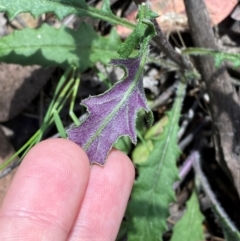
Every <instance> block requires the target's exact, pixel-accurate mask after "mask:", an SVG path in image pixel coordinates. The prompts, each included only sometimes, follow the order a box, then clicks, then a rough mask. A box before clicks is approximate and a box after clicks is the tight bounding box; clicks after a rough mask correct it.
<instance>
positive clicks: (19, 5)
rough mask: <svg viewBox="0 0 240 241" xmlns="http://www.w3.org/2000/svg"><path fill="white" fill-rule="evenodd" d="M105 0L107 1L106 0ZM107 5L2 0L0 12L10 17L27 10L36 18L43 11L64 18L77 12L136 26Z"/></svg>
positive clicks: (59, 0)
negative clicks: (116, 14) (98, 7)
mask: <svg viewBox="0 0 240 241" xmlns="http://www.w3.org/2000/svg"><path fill="white" fill-rule="evenodd" d="M105 2H107V1H106V0H105ZM106 4H107V3H105V6H106ZM105 6H104V8H103V9H97V8H94V7H91V6H88V5H87V4H86V2H85V1H84V0H17V1H16V0H1V3H0V12H6V13H7V15H8V17H9V18H10V19H13V18H14V17H16V16H17V15H18V14H19V13H26V12H28V13H31V14H32V15H33V17H35V18H36V17H38V16H40V15H41V14H43V13H49V12H52V13H54V14H55V15H56V16H57V17H58V18H59V19H63V18H64V17H66V16H67V15H69V14H75V15H78V16H79V17H83V16H89V17H93V18H97V19H101V20H105V21H107V22H109V23H111V24H119V25H123V26H125V27H128V28H134V24H132V23H130V22H128V21H127V20H126V19H123V18H119V17H117V16H115V15H114V14H113V13H112V12H111V11H110V8H109V9H108V8H107V7H105Z"/></svg>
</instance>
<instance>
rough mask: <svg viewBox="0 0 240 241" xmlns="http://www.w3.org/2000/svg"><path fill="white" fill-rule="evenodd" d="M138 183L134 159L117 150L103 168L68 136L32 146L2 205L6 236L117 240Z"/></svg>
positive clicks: (11, 239)
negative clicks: (135, 181)
mask: <svg viewBox="0 0 240 241" xmlns="http://www.w3.org/2000/svg"><path fill="white" fill-rule="evenodd" d="M133 182H134V167H133V165H132V162H131V161H130V159H129V158H128V157H127V156H126V155H125V154H123V153H122V152H120V151H118V150H115V149H114V150H112V151H111V152H110V154H109V156H108V159H107V161H106V164H105V166H104V167H100V166H97V165H93V166H91V167H90V165H89V160H88V157H87V155H86V154H85V152H84V151H83V150H82V149H81V148H80V147H79V146H77V145H76V144H75V143H73V142H71V141H69V140H65V139H50V140H46V141H43V142H41V143H39V144H38V145H36V146H35V147H33V148H32V149H31V150H30V151H29V153H28V154H27V156H26V157H25V158H24V160H23V162H22V163H21V165H20V167H19V169H18V171H17V173H16V174H15V177H14V179H13V181H12V183H11V185H10V187H9V190H8V192H7V194H6V196H5V199H4V201H3V204H2V207H1V209H0V227H1V228H0V240H1V241H5V240H6V241H15V240H16V241H21V240H24V241H28V240H29V241H32V240H34V241H38V240H41V241H42V240H46V241H51V240H54V241H56V240H57V241H62V240H64V241H65V240H69V241H70V240H71V241H73V240H74V241H77V240H79V241H80V240H81V241H95V240H96V241H97V240H98V241H108V240H109V241H114V240H115V239H116V236H117V233H118V230H119V227H120V224H121V221H122V218H123V215H124V212H125V209H126V206H127V202H128V199H129V196H130V193H131V189H132V185H133Z"/></svg>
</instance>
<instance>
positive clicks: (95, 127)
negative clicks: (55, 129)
mask: <svg viewBox="0 0 240 241" xmlns="http://www.w3.org/2000/svg"><path fill="white" fill-rule="evenodd" d="M111 63H112V64H114V65H120V66H122V67H123V68H124V69H125V71H126V74H127V76H125V79H124V80H122V81H120V82H118V83H117V84H116V85H114V87H113V88H112V89H110V90H109V91H107V92H105V93H104V94H102V95H99V96H95V97H89V98H87V99H85V100H83V101H82V103H81V104H83V105H84V106H86V107H87V110H88V112H89V116H88V118H87V119H86V120H85V121H84V122H83V123H82V124H81V125H80V126H79V127H76V128H73V129H71V130H69V131H68V137H69V139H70V140H72V141H74V142H75V143H77V144H78V145H80V146H81V147H82V148H83V149H84V150H85V151H86V153H87V155H88V157H89V160H90V163H91V164H92V163H97V164H100V165H104V163H105V161H106V158H107V155H108V152H109V151H110V149H111V147H112V146H113V144H114V143H115V142H116V141H117V140H118V138H119V137H121V136H125V135H128V136H129V137H130V138H131V140H132V142H133V143H134V144H136V142H137V137H136V132H135V121H136V117H137V112H138V111H139V109H141V108H143V109H145V110H146V111H149V109H148V107H147V104H146V98H145V93H144V89H143V82H142V72H143V66H142V64H141V59H140V58H131V59H118V60H112V61H111Z"/></svg>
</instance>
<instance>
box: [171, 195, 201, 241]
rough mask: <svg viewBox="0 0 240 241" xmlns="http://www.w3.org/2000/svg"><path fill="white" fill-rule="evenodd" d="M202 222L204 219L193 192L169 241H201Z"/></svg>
mask: <svg viewBox="0 0 240 241" xmlns="http://www.w3.org/2000/svg"><path fill="white" fill-rule="evenodd" d="M203 220H204V217H203V215H202V213H201V211H200V208H199V203H198V197H197V194H196V192H195V191H193V193H192V195H191V198H190V199H189V201H188V202H187V210H186V212H185V213H184V215H183V217H182V218H181V219H180V220H179V221H178V222H177V223H176V225H175V226H174V228H173V235H172V238H171V241H179V240H184V241H203V240H204V234H203V226H202V222H203Z"/></svg>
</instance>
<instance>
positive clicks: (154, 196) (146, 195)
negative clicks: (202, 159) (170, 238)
mask: <svg viewBox="0 0 240 241" xmlns="http://www.w3.org/2000/svg"><path fill="white" fill-rule="evenodd" d="M185 88H186V86H185V84H184V83H180V85H179V88H178V91H177V97H176V100H175V103H174V105H173V108H172V110H171V111H170V112H169V113H168V117H169V122H168V123H167V125H166V126H165V128H164V131H163V133H162V134H161V136H160V138H159V139H158V140H155V141H154V142H153V143H154V149H153V150H152V152H151V154H150V156H149V158H148V160H147V161H146V162H145V163H143V164H142V165H141V166H140V167H139V169H138V172H139V177H138V179H137V181H136V183H135V185H134V188H133V193H132V197H131V200H130V203H129V206H128V210H127V218H128V220H129V225H128V227H129V230H128V240H129V241H135V240H138V241H146V240H151V241H155V240H156V241H159V240H162V234H163V233H164V232H165V231H166V230H167V225H166V219H167V217H168V216H169V209H168V206H169V203H171V202H173V201H174V200H175V196H174V191H173V189H172V185H173V183H174V182H175V181H176V180H177V179H178V170H177V167H176V160H177V158H178V157H179V154H180V150H179V148H178V145H177V133H178V129H179V127H178V121H179V118H180V112H181V107H182V102H183V99H184V93H185Z"/></svg>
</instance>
